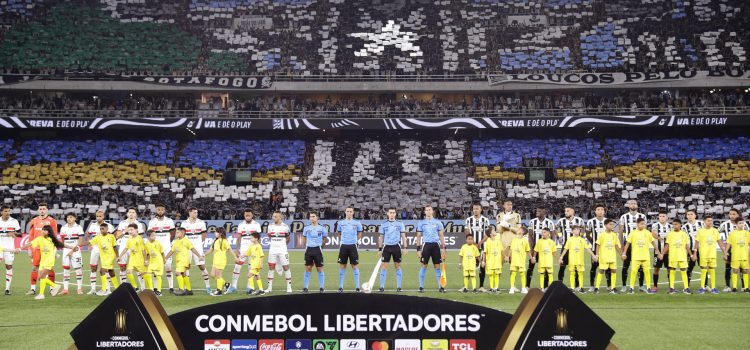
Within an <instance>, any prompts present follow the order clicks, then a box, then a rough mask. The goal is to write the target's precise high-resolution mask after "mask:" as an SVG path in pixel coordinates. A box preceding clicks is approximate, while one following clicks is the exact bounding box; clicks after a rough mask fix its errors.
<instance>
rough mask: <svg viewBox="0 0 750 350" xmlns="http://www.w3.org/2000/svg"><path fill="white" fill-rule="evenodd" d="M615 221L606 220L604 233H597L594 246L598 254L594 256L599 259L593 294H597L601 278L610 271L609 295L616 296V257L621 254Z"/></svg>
mask: <svg viewBox="0 0 750 350" xmlns="http://www.w3.org/2000/svg"><path fill="white" fill-rule="evenodd" d="M614 228H615V221H614V220H612V219H607V220H605V221H604V231H602V232H601V233H599V237H598V238H597V239H596V246H597V247H598V250H599V251H598V252H596V256H597V257H598V258H599V261H598V262H599V264H598V265H599V271H598V273H597V274H596V281H595V286H594V293H599V286H600V285H601V283H602V278H603V277H604V274H605V273H606V272H607V270H609V271H610V277H611V280H610V281H609V283H610V285H609V293H610V294H617V289H616V288H615V286H616V285H617V256H618V255H621V254H622V251H621V250H620V248H621V246H620V238H619V236H618V235H617V232H615V231H614Z"/></svg>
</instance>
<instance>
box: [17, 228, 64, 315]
mask: <svg viewBox="0 0 750 350" xmlns="http://www.w3.org/2000/svg"><path fill="white" fill-rule="evenodd" d="M29 247H31V248H34V249H38V250H39V251H40V252H41V258H40V262H39V278H40V280H41V284H40V286H39V294H37V296H36V297H34V299H36V300H42V299H44V290H45V288H46V287H47V286H50V294H51V295H52V296H55V295H57V294H58V293H59V292H60V289H61V288H62V286H60V285H58V284H56V283H55V282H52V281H50V280H49V278H47V276H49V273H50V271H52V270H53V269H54V268H55V254H56V253H57V248H63V247H65V248H68V249H72V250H73V251H78V245H77V244H65V243H63V242H60V240H59V239H58V238H57V236H56V235H55V231H54V230H53V228H52V226H49V225H46V226H44V227H43V228H42V231H41V236H37V237H36V238H34V240H33V241H31V242H29V243H26V245H24V246H23V247H21V248H19V249H16V250H15V252H16V253H19V252H20V251H21V250H26V249H29Z"/></svg>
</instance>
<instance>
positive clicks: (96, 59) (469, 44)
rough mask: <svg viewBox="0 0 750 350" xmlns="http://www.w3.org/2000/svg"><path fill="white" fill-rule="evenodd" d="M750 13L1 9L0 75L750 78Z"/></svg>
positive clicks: (496, 6) (489, 1)
mask: <svg viewBox="0 0 750 350" xmlns="http://www.w3.org/2000/svg"><path fill="white" fill-rule="evenodd" d="M427 5H429V6H427ZM747 11H748V8H747V6H744V1H743V0H700V1H694V2H688V1H659V0H654V1H651V0H649V1H641V0H626V1H617V2H603V3H601V4H599V3H596V2H593V1H590V0H540V1H528V0H508V1H500V0H461V1H440V0H432V1H414V2H407V1H399V2H377V3H374V4H373V3H371V2H369V1H343V0H333V1H309V0H232V1H224V0H222V1H204V0H191V1H124V0H100V1H99V2H98V3H97V2H91V1H88V2H84V1H72V2H62V1H44V2H39V1H28V0H27V1H23V0H12V1H3V2H2V5H0V21H2V23H3V24H5V26H4V27H3V28H4V29H3V31H4V33H3V37H2V43H0V47H1V48H2V50H3V52H6V53H7V54H6V55H3V56H2V57H0V68H3V69H6V70H12V71H17V72H21V71H31V70H42V71H45V70H48V71H53V70H56V69H83V70H93V71H102V72H128V73H151V74H153V73H171V74H185V73H192V74H197V73H201V72H203V73H214V74H219V73H221V74H245V73H247V74H256V73H260V74H275V75H277V76H285V75H289V76H296V77H299V76H317V75H370V76H371V75H393V74H399V75H452V74H471V75H474V74H484V73H488V72H506V73H511V72H514V73H519V72H561V71H570V70H588V71H599V72H604V71H617V72H629V71H636V70H637V71H642V70H666V69H701V70H706V69H726V68H743V69H747V68H748V63H747V62H748V61H747V52H746V48H747V47H748V44H749V43H750V40H749V39H748V36H747V35H743V33H744V32H745V29H746V28H748V25H749V24H750V23H748V21H750V16H748V13H747ZM26 38H33V39H32V40H25V39H26ZM113 41H117V45H111V44H112V42H113Z"/></svg>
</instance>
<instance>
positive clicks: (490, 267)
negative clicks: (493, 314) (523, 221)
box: [482, 225, 508, 293]
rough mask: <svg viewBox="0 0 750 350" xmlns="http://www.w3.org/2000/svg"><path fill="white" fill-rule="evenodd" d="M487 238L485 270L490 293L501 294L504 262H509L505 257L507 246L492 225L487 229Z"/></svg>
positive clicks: (485, 242)
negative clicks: (501, 276)
mask: <svg viewBox="0 0 750 350" xmlns="http://www.w3.org/2000/svg"><path fill="white" fill-rule="evenodd" d="M487 231H488V233H487V236H488V237H489V238H488V239H487V240H486V241H484V261H482V263H483V264H484V270H485V273H486V274H487V277H488V278H489V280H490V293H499V292H500V275H501V274H502V273H503V262H504V261H505V262H507V261H508V256H507V255H505V246H503V240H502V238H501V237H500V234H499V233H497V232H495V227H493V226H492V225H490V227H489V228H488V229H487Z"/></svg>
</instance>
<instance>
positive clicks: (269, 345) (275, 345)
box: [258, 339, 284, 350]
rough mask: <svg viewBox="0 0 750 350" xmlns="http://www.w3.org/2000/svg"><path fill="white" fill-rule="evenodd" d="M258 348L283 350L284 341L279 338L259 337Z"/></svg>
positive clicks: (260, 349)
mask: <svg viewBox="0 0 750 350" xmlns="http://www.w3.org/2000/svg"><path fill="white" fill-rule="evenodd" d="M258 350H284V341H283V340H281V339H261V341H260V343H259V344H258Z"/></svg>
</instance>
